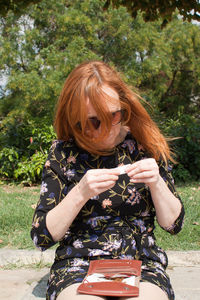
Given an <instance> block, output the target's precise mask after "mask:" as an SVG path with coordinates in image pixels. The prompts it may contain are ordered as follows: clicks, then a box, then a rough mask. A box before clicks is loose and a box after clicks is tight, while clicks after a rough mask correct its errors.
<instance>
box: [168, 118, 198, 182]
mask: <svg viewBox="0 0 200 300" xmlns="http://www.w3.org/2000/svg"><path fill="white" fill-rule="evenodd" d="M199 129H200V121H199V120H196V119H195V118H194V117H193V116H190V115H186V114H183V115H181V116H180V117H179V119H178V120H176V121H171V120H169V121H168V122H167V123H166V127H165V130H166V131H168V132H170V133H171V134H173V135H174V136H178V137H180V138H179V139H177V140H176V141H175V142H174V148H175V152H176V154H177V160H178V161H180V162H181V163H180V164H178V165H177V166H175V167H174V177H176V178H177V179H179V180H180V181H191V180H198V179H199V178H200V155H199V154H200V130H199Z"/></svg>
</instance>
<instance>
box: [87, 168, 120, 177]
mask: <svg viewBox="0 0 200 300" xmlns="http://www.w3.org/2000/svg"><path fill="white" fill-rule="evenodd" d="M87 173H90V174H92V175H98V176H99V175H101V174H102V175H105V174H110V175H119V174H120V170H118V168H112V169H92V170H88V171H87Z"/></svg>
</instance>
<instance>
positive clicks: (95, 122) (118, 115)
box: [77, 109, 125, 130]
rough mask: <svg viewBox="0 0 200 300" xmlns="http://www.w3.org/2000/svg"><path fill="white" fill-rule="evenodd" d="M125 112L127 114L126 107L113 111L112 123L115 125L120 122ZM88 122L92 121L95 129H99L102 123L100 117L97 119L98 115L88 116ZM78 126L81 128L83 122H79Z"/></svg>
mask: <svg viewBox="0 0 200 300" xmlns="http://www.w3.org/2000/svg"><path fill="white" fill-rule="evenodd" d="M124 114H125V110H124V109H120V110H117V111H115V112H112V113H111V116H112V117H111V118H112V120H111V123H112V126H115V125H117V124H119V123H120V122H121V121H122V120H123V119H124ZM88 122H90V123H91V125H92V126H93V128H94V129H95V130H97V129H98V128H99V126H100V125H101V121H100V120H99V119H97V117H91V118H88ZM77 126H78V127H79V128H81V124H80V122H78V123H77Z"/></svg>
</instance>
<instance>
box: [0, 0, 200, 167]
mask: <svg viewBox="0 0 200 300" xmlns="http://www.w3.org/2000/svg"><path fill="white" fill-rule="evenodd" d="M69 3H70V6H69V5H67V6H66V0H43V1H41V2H39V3H38V4H36V5H31V6H30V7H29V8H30V9H29V10H28V11H27V12H26V14H24V15H22V16H21V17H20V18H18V17H17V16H15V14H14V13H13V12H12V11H10V12H9V13H8V14H7V16H6V18H3V17H2V18H0V76H2V77H4V76H7V82H6V84H4V85H2V97H1V98H0V118H1V123H0V151H1V149H2V148H3V147H8V148H11V147H13V148H14V150H15V151H17V153H18V154H19V159H20V160H21V159H22V157H23V156H24V155H25V156H28V155H32V154H33V152H31V151H32V150H34V151H35V150H36V149H37V148H36V145H35V148H34V149H33V145H34V143H33V144H31V151H29V150H30V137H33V140H34V141H35V140H38V139H39V138H38V135H40V136H41V132H40V133H37V134H36V131H35V128H41V131H42V128H43V126H45V129H44V130H43V131H45V132H46V128H48V127H49V126H50V125H51V124H52V120H53V114H54V106H55V103H56V101H57V98H58V96H59V93H60V91H61V88H62V85H63V83H64V81H65V79H66V77H67V76H68V74H69V73H70V71H71V70H72V69H73V68H74V67H75V66H76V65H77V64H78V63H80V62H82V61H84V60H89V59H101V60H104V61H105V62H108V63H109V64H111V65H113V66H114V67H115V68H116V69H117V70H118V71H119V72H121V73H122V74H123V75H122V76H123V77H124V80H125V81H126V82H127V83H128V84H129V85H131V86H134V87H135V88H136V90H137V89H139V91H140V93H142V96H143V97H144V98H145V99H146V101H147V102H149V103H150V104H151V106H152V107H153V109H154V112H155V113H154V118H155V119H157V120H158V121H159V124H160V126H161V128H162V129H163V130H165V132H166V133H167V134H168V135H172V134H173V135H175V136H179V135H181V136H182V135H183V134H184V132H185V133H186V130H184V131H182V129H184V128H186V127H187V128H188V126H189V124H192V125H191V127H193V128H198V126H197V125H198V122H199V108H200V96H199V94H200V81H199V78H200V68H199V66H200V63H199V60H200V30H199V26H198V25H194V24H192V23H189V22H186V21H185V22H184V21H183V20H181V19H180V18H179V17H178V16H177V15H176V14H175V15H173V18H172V21H171V22H170V23H169V24H167V26H166V27H165V28H164V29H162V30H161V27H160V25H161V24H162V20H157V21H155V22H148V23H145V21H144V20H143V16H142V14H141V13H139V14H138V16H137V17H136V18H135V19H134V18H132V17H131V16H130V14H129V13H128V12H127V10H126V8H125V7H123V6H120V7H119V8H118V9H113V8H112V7H109V8H108V9H107V10H106V11H104V9H103V8H104V2H102V1H101V0H84V1H79V0H73V1H72V0H71V1H68V3H67V4H69ZM147 108H148V106H147ZM188 113H189V114H190V115H192V116H193V120H191V119H189V118H188V119H187V120H186V119H184V118H182V116H185V115H186V114H188ZM161 115H162V117H161ZM193 125H194V126H193ZM195 126H196V127H195ZM174 129H176V131H173V130H174ZM191 129H192V128H191ZM195 131H196V129H195ZM188 134H189V135H190V138H191V136H194V137H192V139H193V141H194V144H195V143H196V144H197V145H199V143H198V141H197V136H198V135H197V134H196V136H195V133H194V131H192V130H191V131H190V132H189V133H188ZM36 135H37V136H36ZM187 138H188V137H187ZM187 143H188V145H189V138H188V141H187ZM37 145H39V148H38V149H40V144H39V143H38V144H37ZM45 147H46V146H45ZM178 147H179V146H178ZM184 147H185V146H182V145H181V146H180V149H182V150H181V151H183V149H184ZM197 150H198V151H199V150H200V149H199V148H198V149H197ZM38 151H39V150H38ZM199 152H200V151H199ZM13 153H15V152H13ZM197 153H198V152H197ZM186 155H187V153H186V152H185V154H184V156H183V157H181V161H182V162H183V166H184V161H186V159H185V156H186ZM197 156H198V154H197ZM188 157H189V159H190V160H191V155H190V156H188ZM196 161H197V160H196ZM0 163H1V162H0ZM192 164H193V166H194V165H195V167H194V168H193V170H195V172H196V171H197V170H199V171H198V172H199V173H200V167H198V166H197V165H196V162H195V161H193V162H192ZM188 165H189V163H187V164H186V165H185V166H186V167H187V168H189V167H188ZM199 166H200V163H199ZM192 172H194V171H192Z"/></svg>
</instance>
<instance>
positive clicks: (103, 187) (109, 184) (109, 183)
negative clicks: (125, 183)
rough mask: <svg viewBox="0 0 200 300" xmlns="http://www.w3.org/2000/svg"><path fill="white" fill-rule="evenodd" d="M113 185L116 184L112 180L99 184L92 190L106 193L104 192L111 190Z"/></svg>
mask: <svg viewBox="0 0 200 300" xmlns="http://www.w3.org/2000/svg"><path fill="white" fill-rule="evenodd" d="M115 184H116V182H115V181H112V180H110V181H106V182H101V183H99V184H97V185H96V186H95V187H93V189H94V190H99V191H100V190H101V192H102V190H103V191H106V190H108V189H110V188H112V187H113V186H114V185H115Z"/></svg>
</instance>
